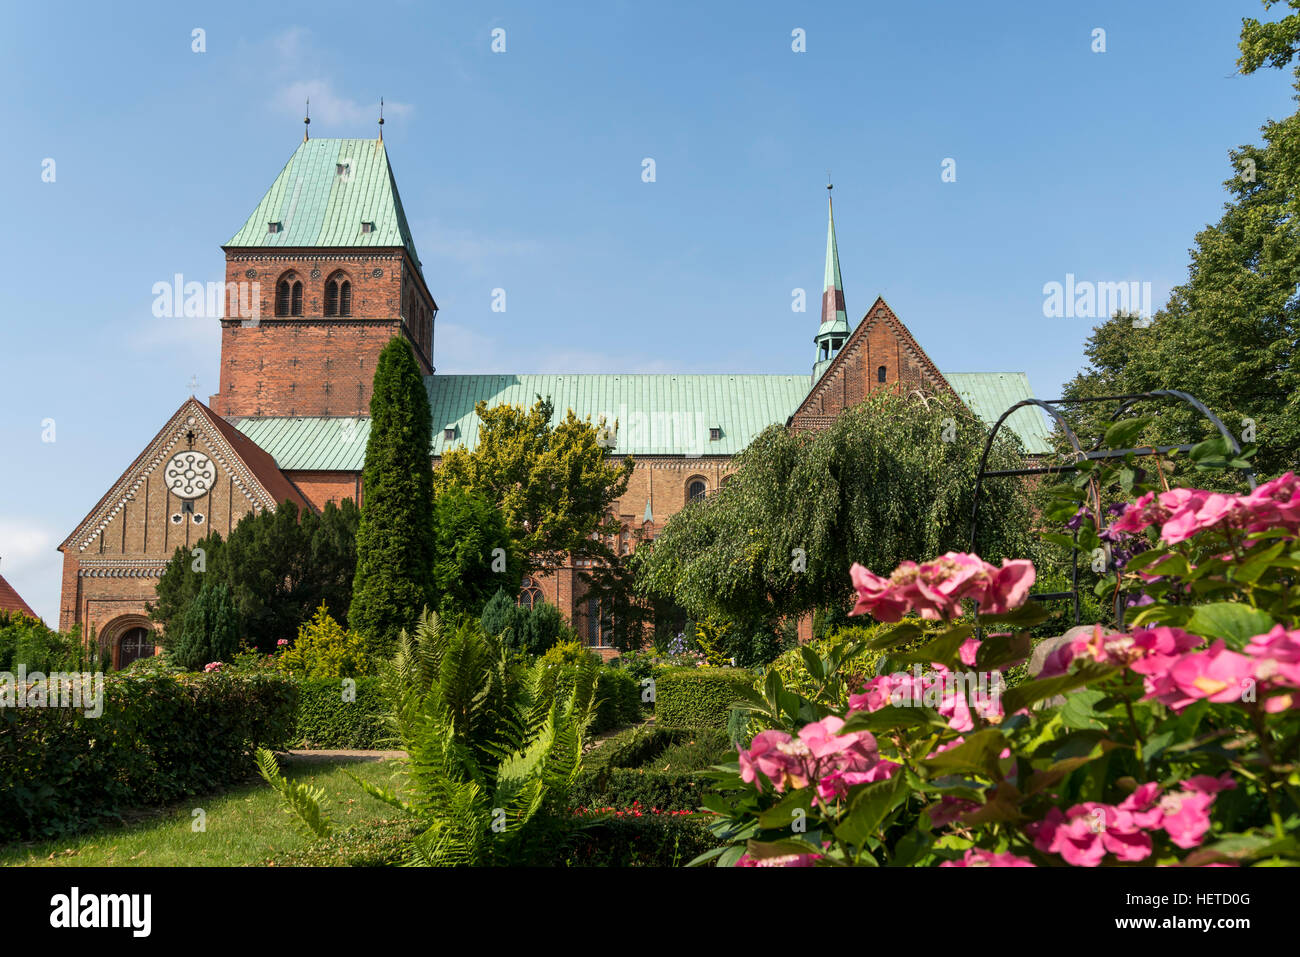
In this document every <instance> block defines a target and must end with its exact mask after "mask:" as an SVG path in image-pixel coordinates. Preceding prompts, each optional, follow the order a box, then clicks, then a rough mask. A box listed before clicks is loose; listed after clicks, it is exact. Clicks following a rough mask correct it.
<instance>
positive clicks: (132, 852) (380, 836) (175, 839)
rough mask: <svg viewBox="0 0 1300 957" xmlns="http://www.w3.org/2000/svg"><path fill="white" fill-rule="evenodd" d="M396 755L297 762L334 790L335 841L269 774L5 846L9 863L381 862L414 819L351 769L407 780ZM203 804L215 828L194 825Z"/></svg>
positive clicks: (0, 857)
mask: <svg viewBox="0 0 1300 957" xmlns="http://www.w3.org/2000/svg"><path fill="white" fill-rule="evenodd" d="M400 767H401V764H400V762H397V761H392V760H388V761H331V762H322V763H311V764H306V763H297V762H294V763H289V764H287V765H286V766H285V768H284V772H285V774H286V776H288V777H290V778H293V779H295V780H306V781H310V782H311V783H312V784H313V785H314V786H316V787H320V788H323V789H324V791H325V806H326V810H327V813H328V816H329V818H330V820H331V821H332V822H333V823H334V825H335V827H336V830H337V832H338V834H337V839H336V840H335V841H334V842H332V843H331V844H330V845H329V846H328V847H326V846H325V845H324V843H323V842H319V841H315V840H313V839H312V838H310V837H308V836H307V835H306V834H305V833H304V831H303V830H302V828H301V827H300V825H299V824H298V821H297V819H296V818H293V817H291V816H290V815H289V814H288V813H287V812H286V811H285V810H284V807H283V805H282V804H281V802H280V797H279V795H278V794H276V793H275V792H274V791H272V790H271V788H270V787H269V786H267V784H266V783H265V782H264V781H262V780H261V779H260V778H259V779H257V780H256V782H250V783H249V784H246V785H240V786H238V787H235V788H231V789H229V790H226V791H223V792H221V793H219V794H213V795H208V796H207V797H201V796H196V797H194V798H192V799H190V800H188V801H186V802H185V803H184V804H182V805H177V806H175V807H171V808H165V809H161V810H157V811H149V812H145V813H144V814H143V815H139V816H137V817H136V818H135V819H134V820H132V821H131V822H129V823H127V824H122V825H117V826H113V827H109V828H104V829H100V830H97V831H91V832H88V833H85V834H81V835H77V836H75V837H65V838H61V839H58V840H53V841H42V842H38V843H27V844H9V845H6V846H3V847H0V866H6V867H13V866H47V867H48V866H58V865H64V864H71V865H76V866H80V867H132V866H153V867H240V866H248V865H252V866H259V865H270V866H284V865H295V864H302V865H346V864H354V865H355V864H363V865H364V864H382V863H388V862H390V861H392V860H393V859H394V858H395V856H396V853H397V851H398V849H399V848H400V845H401V843H402V841H403V840H404V839H405V838H406V837H407V836H408V835H409V833H410V831H411V828H410V824H409V819H407V818H406V817H405V816H404V815H402V813H401V812H400V811H398V810H397V809H395V808H392V807H389V806H388V805H386V804H384V803H382V802H380V801H376V800H375V799H374V798H372V797H369V796H368V795H367V794H366V793H365V792H364V791H362V790H361V788H360V786H359V785H358V784H357V783H356V782H355V781H353V780H352V779H351V778H350V777H348V776H347V774H345V773H344V772H343V768H347V769H348V770H349V771H351V772H352V773H353V774H356V775H357V776H358V777H360V778H363V779H365V780H367V781H372V782H374V783H376V784H381V785H385V786H389V787H398V786H399V785H400V777H395V775H396V774H397V772H398V771H399V769H400ZM195 808H202V809H203V811H204V812H205V813H206V829H205V830H203V831H195V830H194V821H195V820H196V818H195V817H194V815H193V811H194V809H195Z"/></svg>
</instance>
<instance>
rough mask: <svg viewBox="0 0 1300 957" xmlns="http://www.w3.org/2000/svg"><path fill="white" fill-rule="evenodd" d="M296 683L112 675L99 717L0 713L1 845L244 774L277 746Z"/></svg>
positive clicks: (74, 712) (268, 678)
mask: <svg viewBox="0 0 1300 957" xmlns="http://www.w3.org/2000/svg"><path fill="white" fill-rule="evenodd" d="M294 694H295V689H294V686H293V683H292V682H291V681H289V680H288V679H286V678H283V677H280V676H276V675H256V676H249V675H230V674H222V673H220V672H218V673H214V674H210V675H193V674H186V675H148V674H146V675H139V676H137V675H134V674H131V675H110V676H108V677H107V678H105V679H104V685H103V698H104V700H103V713H102V715H100V716H99V717H88V716H87V715H86V714H85V713H84V711H82V710H79V709H72V708H13V707H3V708H0V841H7V840H14V839H20V838H34V837H53V836H57V835H60V834H64V833H68V832H70V831H73V830H78V829H81V828H84V827H88V826H92V825H94V824H97V823H99V822H101V821H103V820H106V819H111V818H116V817H118V816H119V815H120V812H121V811H122V810H124V809H126V808H128V807H139V806H158V805H162V804H166V803H169V802H172V801H176V800H178V799H180V798H183V797H186V796H188V795H191V794H199V793H205V792H209V791H211V790H213V789H214V788H217V787H221V786H223V785H226V784H229V783H232V782H234V781H238V780H242V779H244V778H246V777H248V775H249V772H251V771H252V768H253V764H252V762H251V761H250V760H249V758H250V755H251V753H252V752H253V750H254V749H255V748H256V747H258V746H269V747H280V746H283V744H284V743H285V742H286V741H287V740H288V738H289V731H290V727H291V726H292V721H293V709H294Z"/></svg>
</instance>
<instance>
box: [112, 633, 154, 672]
mask: <svg viewBox="0 0 1300 957" xmlns="http://www.w3.org/2000/svg"><path fill="white" fill-rule="evenodd" d="M151 657H153V635H152V634H151V633H150V631H149V629H148V628H132V629H131V630H130V631H128V632H126V633H125V634H123V635H122V637H121V638H119V639H118V641H117V667H118V668H119V669H121V668H125V667H126V666H127V665H129V664H130V663H131V662H133V661H137V660H139V659H140V658H151Z"/></svg>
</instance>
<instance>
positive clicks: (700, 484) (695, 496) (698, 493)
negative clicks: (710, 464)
mask: <svg viewBox="0 0 1300 957" xmlns="http://www.w3.org/2000/svg"><path fill="white" fill-rule="evenodd" d="M705 489H706V486H705V484H704V481H703V480H702V479H696V480H695V481H694V482H692V483H691V484H690V485H688V486H686V501H688V502H698V501H699V500H700V499H702V498H704V492H705Z"/></svg>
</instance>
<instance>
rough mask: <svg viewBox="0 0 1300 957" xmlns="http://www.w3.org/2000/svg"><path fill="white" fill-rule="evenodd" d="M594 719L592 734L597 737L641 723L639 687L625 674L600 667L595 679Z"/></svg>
mask: <svg viewBox="0 0 1300 957" xmlns="http://www.w3.org/2000/svg"><path fill="white" fill-rule="evenodd" d="M596 697H597V701H596V717H595V718H594V719H593V721H592V724H591V730H592V731H593V732H594V733H596V734H600V733H601V732H604V731H612V730H614V729H615V728H621V727H624V726H625V725H629V724H633V723H635V722H637V721H640V720H641V683H640V682H638V681H637V680H636V679H635V678H633V677H632V676H631V675H630V674H628V673H627V672H626V671H622V670H620V669H618V668H610V667H602V668H601V669H600V672H599V673H598V674H597V676H596Z"/></svg>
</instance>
